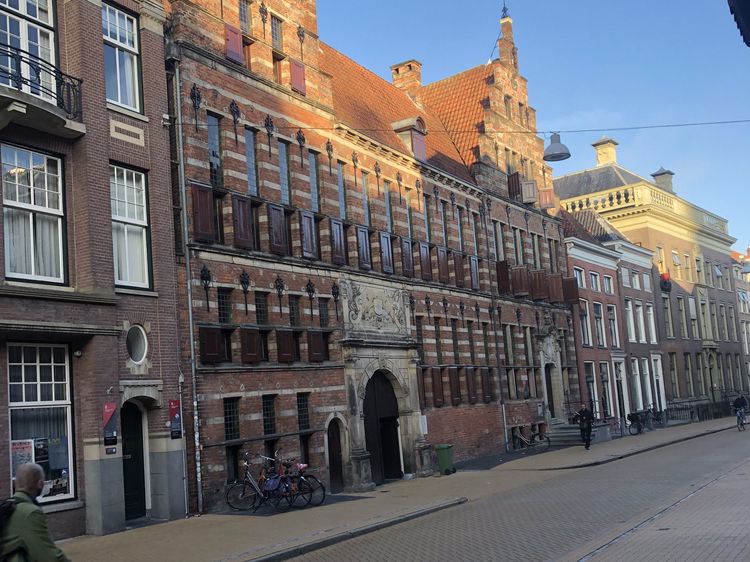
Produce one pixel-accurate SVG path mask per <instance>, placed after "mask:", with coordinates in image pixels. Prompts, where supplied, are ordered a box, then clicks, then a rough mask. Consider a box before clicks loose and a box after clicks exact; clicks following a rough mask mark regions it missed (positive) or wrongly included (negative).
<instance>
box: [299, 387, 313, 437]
mask: <svg viewBox="0 0 750 562" xmlns="http://www.w3.org/2000/svg"><path fill="white" fill-rule="evenodd" d="M297 427H299V430H300V431H305V430H307V429H310V393H309V392H298V393H297Z"/></svg>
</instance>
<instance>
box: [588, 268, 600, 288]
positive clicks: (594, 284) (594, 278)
mask: <svg viewBox="0 0 750 562" xmlns="http://www.w3.org/2000/svg"><path fill="white" fill-rule="evenodd" d="M589 281H590V282H591V290H592V291H595V292H597V293H598V292H599V290H600V289H599V274H598V273H594V272H593V271H590V272H589Z"/></svg>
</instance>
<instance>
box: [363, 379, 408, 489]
mask: <svg viewBox="0 0 750 562" xmlns="http://www.w3.org/2000/svg"><path fill="white" fill-rule="evenodd" d="M364 413H365V442H366V444H367V451H368V452H369V453H370V466H371V469H372V480H373V482H375V484H382V483H383V482H385V480H387V479H394V478H401V477H402V476H403V474H402V472H401V446H400V444H399V429H398V427H399V425H398V402H397V401H396V394H395V393H394V392H393V386H391V382H390V381H389V380H388V377H387V376H386V375H385V374H384V373H383V372H382V371H378V372H377V373H375V374H374V375H373V376H372V377H371V378H370V380H369V381H368V382H367V388H366V389H365V402H364Z"/></svg>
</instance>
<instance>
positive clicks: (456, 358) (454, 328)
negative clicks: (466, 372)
mask: <svg viewBox="0 0 750 562" xmlns="http://www.w3.org/2000/svg"><path fill="white" fill-rule="evenodd" d="M451 340H452V343H453V364H454V365H458V364H460V363H461V355H460V353H459V351H458V320H456V319H455V318H451Z"/></svg>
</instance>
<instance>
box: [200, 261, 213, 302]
mask: <svg viewBox="0 0 750 562" xmlns="http://www.w3.org/2000/svg"><path fill="white" fill-rule="evenodd" d="M201 285H202V286H203V290H204V291H205V292H206V310H208V309H209V306H208V290H209V289H210V288H211V272H210V271H209V270H208V268H207V267H206V266H205V265H204V266H203V269H201Z"/></svg>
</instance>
